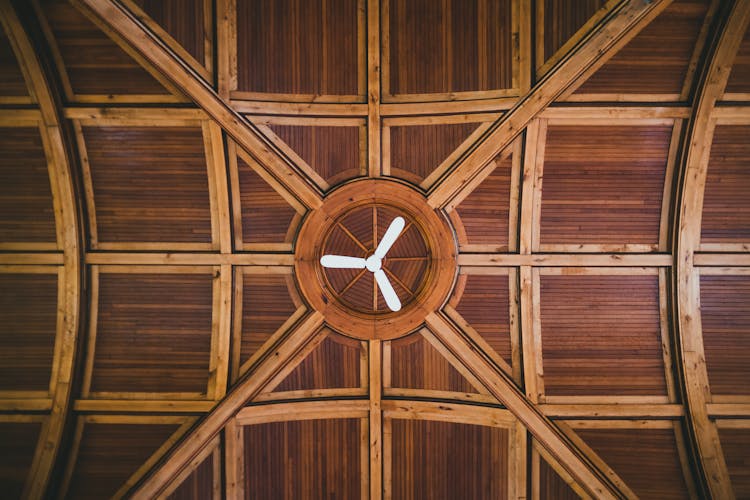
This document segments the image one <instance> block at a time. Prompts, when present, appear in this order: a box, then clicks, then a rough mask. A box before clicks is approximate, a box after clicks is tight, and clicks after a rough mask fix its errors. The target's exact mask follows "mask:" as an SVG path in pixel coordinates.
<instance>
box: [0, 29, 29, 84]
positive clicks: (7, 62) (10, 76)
mask: <svg viewBox="0 0 750 500" xmlns="http://www.w3.org/2000/svg"><path fill="white" fill-rule="evenodd" d="M27 95H29V91H28V89H27V88H26V82H25V80H24V79H23V73H21V68H20V66H19V65H18V60H17V59H16V55H15V54H14V53H13V48H12V47H11V45H10V41H9V40H8V37H7V36H5V32H3V30H2V28H0V96H3V97H5V96H14V97H16V96H27Z"/></svg>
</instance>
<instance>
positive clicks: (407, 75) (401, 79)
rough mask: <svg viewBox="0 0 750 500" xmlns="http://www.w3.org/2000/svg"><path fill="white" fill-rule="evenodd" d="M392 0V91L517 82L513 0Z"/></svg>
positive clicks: (417, 91) (498, 86) (485, 86)
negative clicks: (514, 62)
mask: <svg viewBox="0 0 750 500" xmlns="http://www.w3.org/2000/svg"><path fill="white" fill-rule="evenodd" d="M388 3H389V9H390V12H389V19H388V22H389V24H388V26H387V29H388V30H389V34H390V48H389V50H388V52H387V53H386V54H384V55H386V56H387V57H389V60H388V71H389V73H390V78H389V80H388V83H389V84H390V93H391V94H424V93H445V92H462V91H487V90H495V89H510V88H512V87H513V78H512V77H513V48H512V47H513V33H512V31H513V27H512V22H511V19H512V16H511V10H512V9H511V4H512V2H511V0H498V1H492V2H483V1H480V0H470V1H466V0H448V1H445V2H434V1H432V0H419V1H407V0H388ZM480 10H481V11H482V12H481V13H480Z"/></svg>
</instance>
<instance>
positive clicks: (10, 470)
mask: <svg viewBox="0 0 750 500" xmlns="http://www.w3.org/2000/svg"><path fill="white" fill-rule="evenodd" d="M41 428H42V424H41V423H38V422H25V423H21V422H0V485H1V486H2V496H3V498H21V497H22V493H23V490H24V485H25V484H26V479H27V477H28V475H29V471H30V469H31V461H32V459H33V458H34V450H35V449H36V444H37V440H38V439H39V434H40V432H41Z"/></svg>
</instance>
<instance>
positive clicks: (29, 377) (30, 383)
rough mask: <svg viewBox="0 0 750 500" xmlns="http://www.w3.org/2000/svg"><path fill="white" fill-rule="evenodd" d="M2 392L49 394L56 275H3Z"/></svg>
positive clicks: (0, 294) (0, 281) (0, 310)
mask: <svg viewBox="0 0 750 500" xmlns="http://www.w3.org/2000/svg"><path fill="white" fill-rule="evenodd" d="M0 325H2V327H0V390H3V391H45V392H46V391H48V390H49V384H50V377H51V375H52V358H53V356H54V350H55V333H56V325H57V274H0Z"/></svg>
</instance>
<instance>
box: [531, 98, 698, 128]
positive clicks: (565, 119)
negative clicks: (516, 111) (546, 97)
mask: <svg viewBox="0 0 750 500" xmlns="http://www.w3.org/2000/svg"><path fill="white" fill-rule="evenodd" d="M539 116H540V117H541V118H548V119H550V120H554V121H555V123H556V124H558V120H559V121H560V123H571V122H572V121H574V120H580V123H581V124H583V125H592V124H597V122H601V123H602V124H605V123H606V124H609V125H620V124H622V125H637V124H638V122H637V120H657V123H663V122H662V120H666V119H675V120H678V119H684V118H690V107H689V106H685V105H680V104H676V105H674V106H648V105H632V106H611V105H610V106H608V105H601V104H592V103H581V104H578V105H565V106H558V105H555V104H552V105H550V106H549V107H548V108H546V109H545V110H544V111H542V112H541V114H540V115H539ZM573 123H577V122H573Z"/></svg>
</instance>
